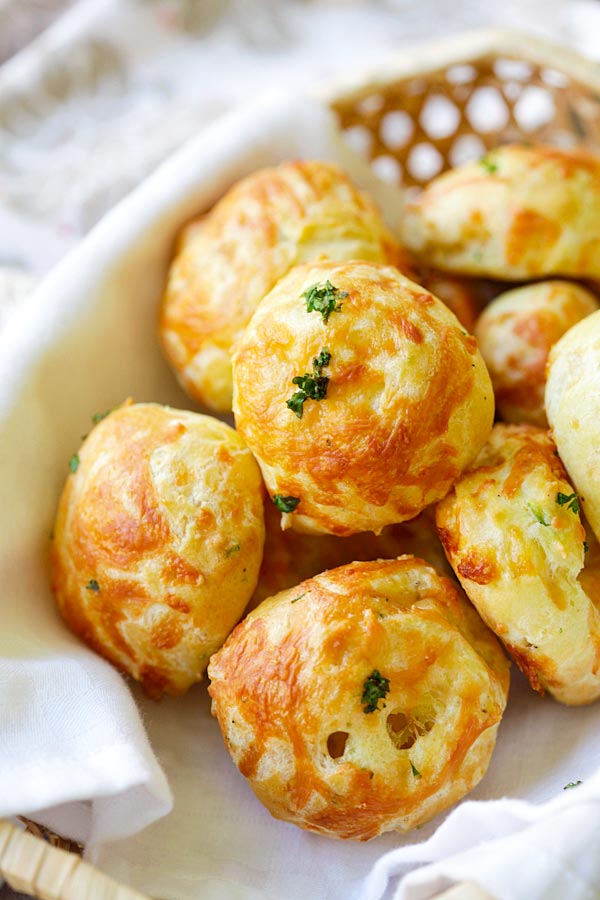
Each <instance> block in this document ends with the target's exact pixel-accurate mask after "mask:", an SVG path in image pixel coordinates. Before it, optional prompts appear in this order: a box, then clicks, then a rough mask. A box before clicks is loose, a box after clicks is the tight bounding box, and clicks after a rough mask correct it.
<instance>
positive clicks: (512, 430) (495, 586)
mask: <svg viewBox="0 0 600 900" xmlns="http://www.w3.org/2000/svg"><path fill="white" fill-rule="evenodd" d="M437 523H438V528H439V531H440V537H441V539H442V543H443V544H444V547H445V549H446V554H447V556H448V559H449V560H450V563H451V564H452V567H453V569H454V571H455V572H456V574H457V576H458V578H459V579H460V582H461V584H462V586H463V588H464V589H465V591H466V593H467V595H468V596H469V599H470V600H471V601H472V603H473V604H474V605H475V607H476V608H477V610H478V612H479V613H480V614H481V616H482V617H483V619H484V620H485V621H486V622H487V624H488V625H489V626H490V628H491V629H492V630H493V631H494V632H495V633H496V634H497V635H498V637H499V638H500V639H501V640H502V642H503V643H504V645H505V647H506V649H507V650H508V652H509V653H510V654H511V656H512V657H513V659H514V660H515V662H516V663H517V665H518V666H519V667H520V668H521V669H522V671H523V672H524V673H525V675H526V676H527V678H528V679H529V682H530V684H531V686H532V688H533V689H534V690H536V691H539V692H540V693H544V691H548V693H550V694H552V695H553V696H554V697H555V698H556V699H557V700H560V701H561V702H562V703H568V704H572V705H579V704H583V703H590V702H591V701H592V700H595V699H596V698H597V697H598V696H600V614H599V612H598V609H597V607H596V603H595V600H596V598H592V599H590V597H589V596H588V595H587V594H586V592H585V590H584V588H583V587H582V584H581V581H580V575H581V571H582V569H583V565H584V553H585V549H586V545H585V543H584V542H585V538H586V535H585V530H584V528H583V525H582V524H581V520H580V517H579V501H578V497H577V494H576V493H575V491H574V490H573V487H572V486H571V484H570V483H569V481H568V480H567V475H566V472H565V470H564V468H563V465H562V463H561V462H560V460H559V458H558V456H557V454H556V447H555V445H554V443H553V441H552V440H551V438H550V437H549V436H548V434H547V432H546V431H543V430H542V429H539V428H535V427H534V426H531V425H496V426H495V428H494V431H493V432H492V436H491V438H490V440H489V441H488V443H487V444H486V446H485V447H484V449H483V450H482V452H481V454H480V455H479V457H478V458H477V461H476V463H475V465H474V467H473V468H472V469H471V470H470V471H469V472H467V473H466V474H465V475H464V476H463V478H461V479H460V481H459V482H457V484H455V485H454V488H453V490H452V492H451V493H450V494H449V495H448V496H447V497H446V498H445V499H444V500H442V502H441V503H440V504H439V505H438V507H437Z"/></svg>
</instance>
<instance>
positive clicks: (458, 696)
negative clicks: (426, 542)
mask: <svg viewBox="0 0 600 900" xmlns="http://www.w3.org/2000/svg"><path fill="white" fill-rule="evenodd" d="M376 672H378V673H379V674H380V676H383V678H386V679H388V680H389V690H387V691H383V695H382V696H381V698H380V699H377V700H376V705H377V708H376V709H372V710H371V711H370V712H369V711H368V705H369V704H368V703H366V701H365V699H363V691H364V688H365V682H366V681H368V680H369V678H371V677H372V676H373V674H374V673H376ZM209 676H210V679H211V685H210V688H209V692H210V694H211V697H212V699H213V713H214V714H215V715H216V716H217V717H218V719H219V724H220V727H221V730H222V732H223V736H224V738H225V742H226V744H227V747H228V749H229V752H230V753H231V755H232V757H233V760H234V762H235V763H236V764H237V765H238V767H239V769H240V771H241V772H242V774H243V775H244V776H245V777H246V778H247V779H248V780H249V782H250V785H251V787H252V789H253V790H254V792H255V793H256V795H257V796H258V797H259V799H260V800H261V801H262V802H263V803H264V804H265V805H266V806H267V808H268V809H269V810H270V812H271V813H272V814H273V815H274V816H275V817H277V818H282V819H286V820H287V821H290V822H293V823H294V824H296V825H299V826H301V827H303V828H307V829H309V830H311V831H316V832H319V833H321V834H325V835H329V836H331V837H340V838H352V839H356V840H368V839H370V838H372V837H375V836H376V835H378V834H381V833H382V832H384V831H391V830H398V831H407V830H409V829H411V828H414V827H415V826H417V825H419V824H421V823H422V822H425V821H427V820H428V819H430V818H432V817H433V816H434V815H436V814H437V813H438V812H440V811H441V810H443V809H445V808H447V807H448V806H450V805H451V804H452V803H455V802H457V801H458V800H459V799H461V797H462V796H464V794H465V793H466V792H467V791H468V790H470V789H471V788H472V787H473V786H474V785H475V784H476V783H477V782H478V781H479V779H480V778H481V777H482V776H483V774H484V773H485V770H486V768H487V765H488V762H489V758H490V754H491V752H492V749H493V746H494V741H495V735H496V729H497V726H498V723H499V721H500V719H501V716H502V712H503V710H504V706H505V703H506V696H507V692H508V664H507V661H506V659H505V658H504V656H503V654H502V652H501V650H500V648H499V645H498V644H497V642H496V641H495V640H494V638H493V636H492V635H491V634H490V632H489V631H488V630H487V628H486V627H485V626H484V625H483V623H482V622H481V620H480V619H479V617H478V616H477V615H476V613H475V612H474V611H473V610H472V609H471V607H470V606H469V604H468V603H467V602H466V601H465V600H464V599H463V596H462V594H461V593H460V591H459V588H458V587H457V586H456V585H455V584H454V583H453V582H451V581H450V580H448V579H446V578H443V577H441V576H440V575H439V574H438V573H437V572H436V571H435V569H433V568H432V567H431V566H429V565H428V564H427V563H425V562H423V561H422V560H419V559H416V558H414V557H402V558H400V559H398V560H389V561H385V562H382V561H375V562H362V563H353V564H351V565H347V566H343V567H341V568H338V569H334V570H332V571H330V572H327V573H324V574H322V575H319V576H317V577H315V578H312V579H309V580H308V581H305V582H303V583H302V584H300V585H298V586H297V587H296V588H294V589H292V590H288V591H284V592H282V593H280V594H278V595H277V596H276V597H273V598H271V599H270V600H266V601H265V602H264V603H262V604H261V606H260V607H258V608H257V609H256V610H254V612H252V613H251V614H250V615H249V616H248V617H247V618H246V619H245V620H244V621H243V622H242V623H241V624H240V625H239V626H238V627H237V628H236V629H235V631H234V632H233V633H232V635H231V636H230V638H229V639H228V641H227V642H226V644H225V645H224V647H223V648H222V650H221V651H219V653H217V654H216V655H215V656H214V657H213V658H212V660H211V664H210V668H209Z"/></svg>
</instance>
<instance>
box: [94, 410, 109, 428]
mask: <svg viewBox="0 0 600 900" xmlns="http://www.w3.org/2000/svg"><path fill="white" fill-rule="evenodd" d="M111 412H112V409H107V410H106V412H103V413H94V415H93V416H92V424H93V425H97V424H98V422H101V421H102V419H105V418H106V417H107V415H108V414H109V413H111Z"/></svg>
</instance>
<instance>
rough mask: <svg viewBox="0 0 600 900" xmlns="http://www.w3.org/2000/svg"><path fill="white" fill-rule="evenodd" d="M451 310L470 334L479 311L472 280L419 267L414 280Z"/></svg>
mask: <svg viewBox="0 0 600 900" xmlns="http://www.w3.org/2000/svg"><path fill="white" fill-rule="evenodd" d="M414 280H415V281H417V282H418V283H419V284H422V285H423V287H424V288H427V290H428V291H430V292H431V293H432V294H433V295H434V296H435V297H437V298H438V300H441V301H442V303H445V304H446V306H447V307H448V309H450V310H452V312H453V313H454V315H455V316H456V318H457V319H458V321H459V322H460V324H461V325H463V326H464V328H466V330H467V331H468V332H469V333H470V334H472V333H473V329H474V328H475V320H476V319H477V314H478V309H479V298H478V295H477V291H476V288H475V284H474V283H473V281H472V279H468V278H463V277H461V276H460V275H450V274H448V273H447V272H440V271H438V270H437V269H428V268H425V267H421V268H420V269H418V271H417V276H416V277H415V278H414Z"/></svg>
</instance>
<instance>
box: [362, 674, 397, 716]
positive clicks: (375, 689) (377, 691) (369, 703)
mask: <svg viewBox="0 0 600 900" xmlns="http://www.w3.org/2000/svg"><path fill="white" fill-rule="evenodd" d="M389 689H390V682H389V679H388V678H384V676H383V675H382V674H381V672H379V671H378V670H377V669H373V671H372V672H371V674H370V675H369V677H368V678H367V680H366V681H365V683H364V684H363V694H362V697H361V699H360V702H361V703H364V704H365V705H364V706H363V712H365V713H372V712H375V710H376V709H382V708H383V707H379V706H378V705H377V704H378V703H379V701H380V700H385V698H386V696H387V693H388V691H389ZM383 705H384V706H385V703H384V704H383Z"/></svg>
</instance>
